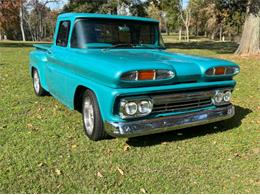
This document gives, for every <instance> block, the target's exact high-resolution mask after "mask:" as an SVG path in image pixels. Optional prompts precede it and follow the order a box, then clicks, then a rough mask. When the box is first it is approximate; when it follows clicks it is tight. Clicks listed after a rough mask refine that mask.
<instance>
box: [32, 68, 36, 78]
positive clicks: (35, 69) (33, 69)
mask: <svg viewBox="0 0 260 195" xmlns="http://www.w3.org/2000/svg"><path fill="white" fill-rule="evenodd" d="M34 70H37V69H36V68H35V67H32V68H31V77H33V71H34Z"/></svg>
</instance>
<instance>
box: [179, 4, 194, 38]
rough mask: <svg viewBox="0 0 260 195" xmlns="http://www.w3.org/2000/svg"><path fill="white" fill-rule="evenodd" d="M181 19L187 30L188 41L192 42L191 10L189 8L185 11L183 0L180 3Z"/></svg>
mask: <svg viewBox="0 0 260 195" xmlns="http://www.w3.org/2000/svg"><path fill="white" fill-rule="evenodd" d="M179 11H180V18H181V20H182V22H183V24H184V26H185V29H186V41H187V42H189V41H190V31H189V28H190V22H191V8H190V7H189V6H188V7H186V8H185V9H183V0H180V1H179Z"/></svg>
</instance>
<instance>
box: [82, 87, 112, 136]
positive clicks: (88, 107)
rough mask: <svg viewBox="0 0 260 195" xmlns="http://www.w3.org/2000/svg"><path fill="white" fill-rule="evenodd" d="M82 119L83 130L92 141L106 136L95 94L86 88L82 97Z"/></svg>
mask: <svg viewBox="0 0 260 195" xmlns="http://www.w3.org/2000/svg"><path fill="white" fill-rule="evenodd" d="M82 121H83V127H84V132H85V134H86V135H87V137H88V138H89V139H91V140H93V141H97V140H102V139H105V138H107V137H108V134H107V133H106V132H105V130H104V125H103V120H102V116H101V113H100V109H99V106H98V102H97V98H96V96H95V94H94V93H93V92H92V91H90V90H86V91H85V92H84V93H83V97H82Z"/></svg>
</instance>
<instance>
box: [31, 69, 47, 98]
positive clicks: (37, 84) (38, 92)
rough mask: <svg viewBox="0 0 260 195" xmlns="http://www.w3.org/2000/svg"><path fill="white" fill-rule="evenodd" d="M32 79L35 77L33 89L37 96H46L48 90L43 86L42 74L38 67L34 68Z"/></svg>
mask: <svg viewBox="0 0 260 195" xmlns="http://www.w3.org/2000/svg"><path fill="white" fill-rule="evenodd" d="M32 77H33V78H32V79H33V89H34V92H35V94H36V95H37V96H44V95H46V94H47V91H45V89H43V88H42V85H41V81H40V76H39V73H38V71H37V70H36V69H33V73H32Z"/></svg>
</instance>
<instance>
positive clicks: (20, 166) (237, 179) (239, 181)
mask: <svg viewBox="0 0 260 195" xmlns="http://www.w3.org/2000/svg"><path fill="white" fill-rule="evenodd" d="M168 46H169V47H170V49H169V51H177V52H184V53H189V54H195V55H205V56H213V57H220V58H224V59H229V60H233V61H235V62H237V63H238V64H240V65H241V74H240V75H239V76H237V77H235V79H236V80H237V81H238V84H237V88H236V90H235V92H234V96H233V102H234V104H235V105H236V111H237V114H236V116H235V117H234V118H232V119H229V120H227V121H224V122H219V123H215V124H210V125H204V126H200V127H196V128H188V129H183V130H179V131H173V132H169V133H163V134H157V135H150V136H145V137H139V138H134V139H129V140H128V139H111V140H105V141H100V142H92V141H89V140H88V139H86V137H85V136H84V133H83V130H82V123H81V115H80V114H79V113H77V112H76V111H69V110H68V109H67V108H66V107H65V106H63V105H62V104H61V103H59V102H58V101H56V100H55V99H54V98H53V97H51V96H46V97H43V98H38V97H36V96H35V95H34V93H33V89H32V84H31V79H30V76H29V73H28V62H29V59H28V53H29V51H30V50H31V49H32V48H31V43H28V44H23V43H17V42H0V193H142V192H144V190H145V191H146V192H148V193H260V167H259V164H260V159H259V157H260V147H259V140H260V139H259V133H260V114H259V113H260V58H259V57H237V56H234V55H232V54H230V53H231V52H232V51H233V50H234V49H235V47H236V46H235V45H234V44H232V43H225V44H222V43H214V42H207V41H206V42H205V41H202V42H199V43H197V42H196V43H188V44H186V43H176V44H172V43H168ZM128 145H129V147H130V148H129V149H128V150H127V151H124V148H125V146H128ZM118 168H120V169H121V170H122V171H123V173H124V174H123V175H121V174H120V172H119V171H118ZM98 172H100V173H101V174H102V175H103V177H99V176H97V174H98Z"/></svg>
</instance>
